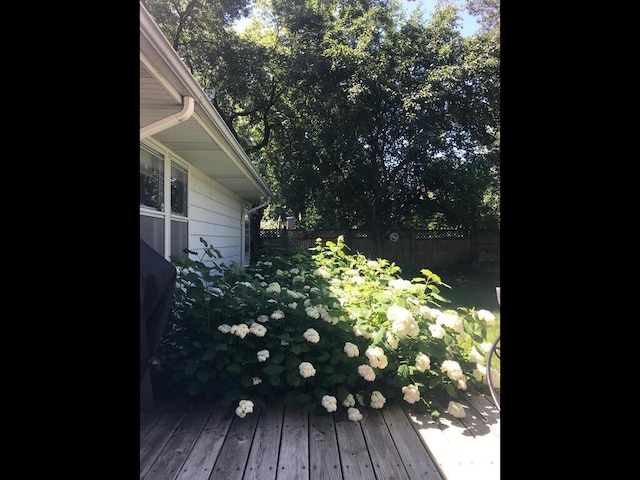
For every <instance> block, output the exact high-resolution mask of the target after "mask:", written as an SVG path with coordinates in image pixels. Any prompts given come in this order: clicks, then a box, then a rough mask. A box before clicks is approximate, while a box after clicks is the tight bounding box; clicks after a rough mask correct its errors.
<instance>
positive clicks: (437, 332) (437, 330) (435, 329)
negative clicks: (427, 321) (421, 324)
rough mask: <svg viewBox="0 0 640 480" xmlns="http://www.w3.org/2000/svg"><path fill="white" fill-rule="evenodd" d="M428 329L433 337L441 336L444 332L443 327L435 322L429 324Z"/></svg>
mask: <svg viewBox="0 0 640 480" xmlns="http://www.w3.org/2000/svg"><path fill="white" fill-rule="evenodd" d="M429 331H430V332H431V336H432V337H433V338H442V337H444V334H445V333H446V332H445V331H444V328H442V325H438V324H437V323H436V324H433V325H429Z"/></svg>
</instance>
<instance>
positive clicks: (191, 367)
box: [184, 363, 198, 375]
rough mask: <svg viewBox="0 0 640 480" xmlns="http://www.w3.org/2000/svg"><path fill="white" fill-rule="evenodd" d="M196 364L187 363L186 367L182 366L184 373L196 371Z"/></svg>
mask: <svg viewBox="0 0 640 480" xmlns="http://www.w3.org/2000/svg"><path fill="white" fill-rule="evenodd" d="M197 369H198V366H197V365H196V364H195V363H189V364H188V365H187V366H186V367H184V373H185V374H187V375H193V374H194V373H196V370H197Z"/></svg>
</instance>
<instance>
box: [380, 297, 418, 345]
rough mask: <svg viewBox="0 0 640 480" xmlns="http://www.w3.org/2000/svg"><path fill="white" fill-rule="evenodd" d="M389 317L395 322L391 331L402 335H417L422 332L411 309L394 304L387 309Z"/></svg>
mask: <svg viewBox="0 0 640 480" xmlns="http://www.w3.org/2000/svg"><path fill="white" fill-rule="evenodd" d="M387 318H388V319H389V320H391V321H392V322H393V323H392V324H391V331H392V332H393V333H396V334H398V335H400V336H403V335H406V336H408V337H415V336H417V335H418V333H420V327H419V326H418V322H416V321H415V319H414V318H413V315H412V314H411V312H410V311H409V310H407V309H406V308H404V307H400V306H398V305H392V306H390V307H389V308H388V309H387Z"/></svg>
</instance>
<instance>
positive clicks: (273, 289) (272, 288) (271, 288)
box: [267, 282, 282, 294]
mask: <svg viewBox="0 0 640 480" xmlns="http://www.w3.org/2000/svg"><path fill="white" fill-rule="evenodd" d="M281 290H282V288H281V287H280V284H279V283H278V282H273V283H270V284H269V285H268V286H267V293H275V294H279V293H280V292H281Z"/></svg>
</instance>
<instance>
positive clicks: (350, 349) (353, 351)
mask: <svg viewBox="0 0 640 480" xmlns="http://www.w3.org/2000/svg"><path fill="white" fill-rule="evenodd" d="M344 353H346V354H347V357H357V356H358V355H360V351H359V350H358V346H357V345H356V344H354V343H351V342H345V343H344Z"/></svg>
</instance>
